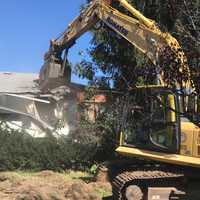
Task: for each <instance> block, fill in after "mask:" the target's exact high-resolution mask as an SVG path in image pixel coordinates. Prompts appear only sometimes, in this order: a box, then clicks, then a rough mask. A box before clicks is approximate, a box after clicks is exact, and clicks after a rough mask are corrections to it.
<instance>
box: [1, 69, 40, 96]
mask: <svg viewBox="0 0 200 200" xmlns="http://www.w3.org/2000/svg"><path fill="white" fill-rule="evenodd" d="M37 80H38V74H31V73H15V72H0V93H13V94H24V93H39V92H40V90H39V87H38V84H37Z"/></svg>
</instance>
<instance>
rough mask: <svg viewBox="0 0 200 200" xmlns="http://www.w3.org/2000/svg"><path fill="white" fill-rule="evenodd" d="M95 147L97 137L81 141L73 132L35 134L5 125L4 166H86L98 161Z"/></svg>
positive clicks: (0, 160)
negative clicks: (45, 134)
mask: <svg viewBox="0 0 200 200" xmlns="http://www.w3.org/2000/svg"><path fill="white" fill-rule="evenodd" d="M82 137H84V136H82ZM95 148H96V143H95V142H94V141H92V140H90V141H83V142H78V141H77V140H76V138H74V135H73V134H71V135H69V136H68V137H63V138H59V139H55V138H53V137H52V138H51V137H48V138H32V137H31V136H29V135H28V134H27V133H21V132H18V131H16V130H12V129H9V128H8V127H5V125H1V127H0V170H1V171H7V170H46V169H49V170H57V171H60V170H65V169H71V168H73V169H85V168H88V167H89V166H91V165H92V164H93V163H94V160H93V158H94V154H95V152H96V151H94V149H95Z"/></svg>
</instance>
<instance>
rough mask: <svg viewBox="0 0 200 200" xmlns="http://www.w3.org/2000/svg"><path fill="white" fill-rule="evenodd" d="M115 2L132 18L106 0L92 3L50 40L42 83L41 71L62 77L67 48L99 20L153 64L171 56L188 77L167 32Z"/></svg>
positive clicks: (181, 56)
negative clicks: (54, 38)
mask: <svg viewBox="0 0 200 200" xmlns="http://www.w3.org/2000/svg"><path fill="white" fill-rule="evenodd" d="M116 1H118V2H119V3H120V4H121V5H122V6H123V7H124V8H126V9H127V10H128V11H129V12H130V13H131V14H132V15H133V17H130V16H127V15H125V14H123V13H121V12H119V11H118V10H116V9H114V8H113V7H111V1H110V0H93V1H92V2H91V3H90V4H89V5H88V7H87V8H85V9H84V10H83V11H82V12H81V14H80V15H79V16H78V17H77V18H76V19H75V20H74V21H73V22H72V23H71V24H70V25H69V26H68V28H67V30H66V31H65V32H64V33H63V34H62V35H61V36H60V37H59V38H58V39H56V40H52V41H51V45H50V49H49V51H48V52H47V53H46V54H45V64H44V66H43V67H42V69H41V72H40V77H43V78H41V79H42V80H44V79H45V74H44V72H47V71H48V68H53V69H54V70H55V68H57V72H58V74H57V75H58V76H64V74H63V73H64V71H65V70H64V69H65V68H66V66H65V65H66V63H67V62H66V58H67V52H68V49H69V48H70V47H71V46H73V45H74V43H75V42H76V40H77V39H78V38H79V37H80V36H81V35H82V34H84V33H85V32H87V31H88V30H90V29H91V28H92V27H93V26H94V25H95V24H97V23H98V22H99V21H103V22H104V23H105V24H106V25H107V26H108V27H110V28H111V29H112V30H113V31H115V32H116V33H117V34H119V35H121V36H122V37H123V38H125V39H126V40H127V41H129V42H130V43H131V44H132V45H134V46H135V47H136V48H137V49H138V50H140V51H141V52H142V53H144V54H145V55H146V56H147V57H148V58H149V59H150V60H151V61H152V63H153V64H154V65H156V66H158V65H159V63H160V60H159V59H160V58H161V57H162V58H163V57H164V56H163V55H165V54H168V55H169V56H174V57H175V61H176V62H178V63H179V64H180V66H179V70H180V72H182V71H187V73H186V74H187V75H188V74H189V70H188V66H187V64H186V58H185V55H184V52H183V51H182V49H181V47H180V45H179V43H178V42H177V40H176V39H175V38H174V37H172V36H171V35H170V34H169V33H163V32H162V31H161V30H160V29H159V28H158V27H157V26H156V23H155V22H154V21H152V20H150V19H148V18H146V17H145V16H143V15H142V14H141V13H140V12H139V11H137V10H136V9H135V8H134V7H133V6H131V5H130V4H129V3H128V2H127V1H126V0H116ZM63 52H65V56H64V59H63V58H62V54H63ZM172 54H173V55H172ZM166 59H169V57H166ZM160 74H161V73H160ZM161 77H162V74H161ZM160 82H161V84H163V85H164V84H165V83H164V80H162V78H161V80H160Z"/></svg>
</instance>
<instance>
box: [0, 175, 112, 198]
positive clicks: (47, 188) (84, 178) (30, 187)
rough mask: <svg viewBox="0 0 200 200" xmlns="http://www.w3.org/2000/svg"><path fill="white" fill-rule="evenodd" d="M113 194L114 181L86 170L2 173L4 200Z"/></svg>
mask: <svg viewBox="0 0 200 200" xmlns="http://www.w3.org/2000/svg"><path fill="white" fill-rule="evenodd" d="M110 194H111V185H110V183H108V182H94V181H91V177H90V176H89V175H88V174H86V173H83V172H72V171H69V172H67V173H55V172H52V171H42V172H39V173H28V172H3V173H0V200H79V199H80V200H100V199H102V198H104V197H106V196H109V195H110Z"/></svg>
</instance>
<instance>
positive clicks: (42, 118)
mask: <svg viewBox="0 0 200 200" xmlns="http://www.w3.org/2000/svg"><path fill="white" fill-rule="evenodd" d="M38 82H39V80H38V75H37V74H25V73H0V120H1V121H4V122H5V123H6V124H7V126H8V127H10V128H12V129H17V130H20V131H25V132H27V133H29V134H30V135H32V136H33V137H45V136H46V135H47V134H53V135H54V136H59V135H68V134H69V132H70V131H71V130H74V129H75V127H76V123H77V106H78V102H79V97H80V96H81V93H83V91H84V86H82V85H78V84H73V83H70V82H69V81H66V80H65V82H63V84H59V85H57V87H54V88H51V89H46V90H41V88H40V87H39V84H38ZM46 88H48V87H46Z"/></svg>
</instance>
